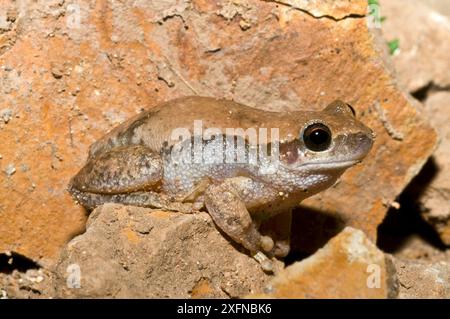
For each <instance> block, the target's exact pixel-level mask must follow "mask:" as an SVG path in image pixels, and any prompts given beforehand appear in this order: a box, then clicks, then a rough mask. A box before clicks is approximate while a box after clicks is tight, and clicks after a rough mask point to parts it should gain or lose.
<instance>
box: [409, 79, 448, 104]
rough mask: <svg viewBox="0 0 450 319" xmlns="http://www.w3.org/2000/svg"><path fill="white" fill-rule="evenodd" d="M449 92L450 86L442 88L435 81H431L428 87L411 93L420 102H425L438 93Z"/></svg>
mask: <svg viewBox="0 0 450 319" xmlns="http://www.w3.org/2000/svg"><path fill="white" fill-rule="evenodd" d="M444 91H448V92H450V85H446V86H441V85H439V84H436V83H434V82H433V81H430V82H429V83H428V84H427V85H425V86H423V87H421V88H419V89H417V90H415V91H413V92H411V95H412V96H413V97H414V98H415V99H417V100H419V101H420V102H422V103H423V102H425V101H426V100H427V98H428V97H429V96H430V95H431V94H432V93H436V92H444Z"/></svg>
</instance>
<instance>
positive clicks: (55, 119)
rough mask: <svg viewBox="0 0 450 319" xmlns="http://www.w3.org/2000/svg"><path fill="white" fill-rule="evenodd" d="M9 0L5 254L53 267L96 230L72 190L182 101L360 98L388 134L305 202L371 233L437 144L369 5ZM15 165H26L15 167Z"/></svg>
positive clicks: (1, 246)
mask: <svg viewBox="0 0 450 319" xmlns="http://www.w3.org/2000/svg"><path fill="white" fill-rule="evenodd" d="M280 2H281V1H280ZM0 3H1V6H2V8H5V11H2V13H0V14H3V12H11V17H12V18H11V19H9V21H8V25H7V27H5V28H2V29H1V30H0V65H1V66H2V67H1V69H0V105H1V108H2V109H10V110H11V111H12V117H11V118H10V119H9V121H8V123H2V127H1V128H0V140H1V141H2V145H1V146H0V154H1V155H2V159H0V172H1V173H0V188H1V191H0V234H1V235H0V252H2V251H5V250H11V251H14V252H17V253H20V254H22V255H25V256H27V257H29V258H32V259H34V260H36V261H39V262H40V263H41V264H43V265H50V264H52V262H54V260H55V258H56V256H58V253H59V251H60V249H61V247H62V246H63V245H64V243H66V242H67V241H68V240H69V239H70V238H72V237H73V236H74V235H75V234H77V233H80V232H82V231H83V229H84V225H85V221H86V214H85V212H84V211H83V210H82V209H81V207H79V206H77V205H76V204H75V203H74V202H73V201H72V199H71V198H70V197H69V195H68V194H67V192H66V191H65V188H66V185H67V182H68V180H69V179H70V177H71V176H72V175H73V174H74V173H75V172H76V171H77V170H78V169H79V168H80V166H81V165H82V164H83V163H84V161H85V159H86V156H87V149H88V146H89V145H90V144H91V143H92V142H94V141H95V140H96V139H97V138H99V137H100V136H101V135H103V134H104V133H105V132H106V131H107V130H108V129H110V128H112V127H113V126H114V125H116V124H118V123H119V122H121V121H123V120H124V119H126V118H128V117H129V116H131V115H134V114H135V113H137V112H139V111H140V110H141V109H142V108H147V107H151V106H152V105H155V104H157V103H159V102H162V101H164V100H168V99H172V98H175V97H179V96H184V95H193V94H199V95H207V96H215V97H224V98H230V99H234V100H236V101H238V102H241V103H244V104H247V105H250V106H254V107H258V108H262V109H271V110H280V111H283V110H293V109H302V108H304V109H315V110H318V109H321V108H323V107H324V105H327V104H328V103H329V102H330V101H332V100H334V99H343V100H345V101H348V103H350V104H352V105H353V106H354V108H355V109H356V111H357V113H358V117H359V118H360V119H361V120H362V121H363V122H364V123H365V124H367V125H368V126H369V127H371V128H372V129H373V130H374V131H375V132H376V133H377V136H378V137H377V140H376V143H375V145H374V148H373V150H372V152H371V154H370V155H369V157H368V158H367V159H366V160H365V161H364V164H363V165H360V166H358V167H356V168H354V169H352V170H350V171H349V172H347V173H346V174H345V175H344V177H343V178H342V180H341V182H340V183H339V184H338V185H336V186H335V187H334V188H333V189H330V190H329V191H327V192H325V193H324V194H322V195H321V196H318V197H316V198H315V199H311V200H309V201H308V202H307V203H306V205H308V207H310V208H311V207H312V208H313V209H314V210H316V211H318V212H326V213H327V214H329V215H330V216H341V217H340V218H342V220H343V221H344V222H345V224H348V225H352V226H354V227H357V228H361V229H363V230H364V231H365V232H366V233H367V234H368V235H369V236H370V238H372V239H374V238H375V235H376V227H377V225H378V224H379V223H380V222H381V221H382V219H383V217H384V214H385V211H386V209H387V206H389V203H390V202H391V201H393V200H394V198H395V196H396V195H397V194H399V193H400V192H401V191H402V189H403V188H404V186H405V185H406V184H407V183H408V182H409V181H410V179H411V178H412V177H413V176H414V175H415V174H416V173H417V171H418V170H419V169H420V168H421V166H422V164H423V163H424V162H425V160H426V158H427V157H428V156H429V154H430V152H431V150H432V149H433V147H434V144H435V135H434V133H433V131H432V130H431V129H430V127H429V125H428V124H427V123H426V122H425V120H424V119H423V117H422V114H421V109H420V107H418V106H416V105H412V104H411V103H410V101H409V100H408V99H407V98H406V97H405V95H404V94H403V93H402V92H401V91H399V89H398V88H397V87H396V86H395V85H394V84H393V83H394V80H393V78H392V77H391V75H390V74H391V72H390V71H389V70H387V69H386V66H385V64H384V57H383V54H382V50H381V49H380V47H378V46H377V44H376V43H378V40H377V39H378V38H377V35H376V33H377V32H376V30H375V31H374V32H372V30H368V29H367V23H366V22H367V21H366V19H365V17H362V16H361V15H362V14H363V13H364V8H365V7H366V6H367V1H366V0H359V1H344V0H340V1H325V0H324V1H314V2H311V1H295V5H293V4H294V1H292V2H289V3H291V5H283V4H281V3H275V2H271V1H256V0H251V1H250V0H249V1H244V0H243V1H232V3H231V2H230V1H218V2H212V1H204V0H192V1H188V0H186V1H182V0H179V1H175V0H171V1H139V2H118V1H106V0H100V1H96V2H92V1H86V0H85V1H78V2H77V4H73V3H69V2H64V3H62V2H61V1H59V0H58V1H56V0H52V1H45V3H44V2H30V3H27V5H21V3H24V2H19V1H17V2H13V1H7V0H1V1H0ZM230 3H231V4H230ZM286 3H288V1H286ZM236 7H238V8H237V9H236ZM293 7H297V8H298V9H294V8H293ZM224 8H225V9H224ZM312 8H314V10H319V11H317V12H316V11H314V10H313V9H312ZM308 10H312V12H309V11H308ZM13 13H14V14H13ZM315 16H317V17H321V18H316V17H315ZM10 164H12V165H13V166H14V167H15V168H16V172H15V173H14V174H13V175H7V174H4V173H3V172H4V169H5V168H6V167H7V166H8V165H10ZM295 231H296V230H294V232H295Z"/></svg>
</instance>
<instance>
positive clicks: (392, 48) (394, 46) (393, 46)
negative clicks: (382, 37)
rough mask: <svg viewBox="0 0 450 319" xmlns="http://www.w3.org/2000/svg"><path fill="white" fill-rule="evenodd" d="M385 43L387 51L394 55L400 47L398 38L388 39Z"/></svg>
mask: <svg viewBox="0 0 450 319" xmlns="http://www.w3.org/2000/svg"><path fill="white" fill-rule="evenodd" d="M387 45H388V47H389V53H390V54H391V55H394V54H395V53H396V52H397V51H398V50H399V49H400V40H399V39H394V40H392V41H389V42H388V43H387Z"/></svg>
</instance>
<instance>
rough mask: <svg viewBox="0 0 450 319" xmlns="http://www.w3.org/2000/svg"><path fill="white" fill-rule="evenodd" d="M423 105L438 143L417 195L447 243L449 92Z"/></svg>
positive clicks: (425, 214) (449, 210) (449, 235)
mask: <svg viewBox="0 0 450 319" xmlns="http://www.w3.org/2000/svg"><path fill="white" fill-rule="evenodd" d="M448 64H449V65H448V67H449V68H450V62H449V63H448ZM425 107H426V109H427V111H428V113H429V115H430V119H431V123H432V125H433V126H434V127H435V128H436V129H437V130H438V132H439V136H440V143H439V146H438V148H437V149H436V151H435V152H434V154H433V157H432V164H433V170H434V172H433V176H432V177H431V180H430V181H429V182H428V183H427V184H426V188H425V189H423V186H424V185H421V186H422V189H423V191H422V193H421V194H420V195H419V197H418V198H417V200H418V202H419V204H420V206H421V212H422V216H423V217H424V219H425V220H426V221H427V222H428V223H429V224H430V225H432V226H433V227H434V229H436V231H437V233H438V234H439V236H440V238H441V240H442V242H443V243H444V244H446V245H448V246H450V180H449V178H448V176H449V173H448V172H450V126H449V125H448V124H449V123H450V92H445V91H444V92H436V93H433V94H432V95H431V96H430V97H428V98H427V100H426V102H425Z"/></svg>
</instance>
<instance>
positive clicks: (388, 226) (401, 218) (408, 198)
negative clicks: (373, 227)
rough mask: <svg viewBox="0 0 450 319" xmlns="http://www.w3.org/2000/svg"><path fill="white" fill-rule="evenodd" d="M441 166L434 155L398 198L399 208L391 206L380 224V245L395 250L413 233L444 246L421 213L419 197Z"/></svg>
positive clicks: (438, 245) (439, 246)
mask: <svg viewBox="0 0 450 319" xmlns="http://www.w3.org/2000/svg"><path fill="white" fill-rule="evenodd" d="M437 171H438V168H437V166H436V164H435V162H434V159H433V157H431V158H430V159H429V160H428V162H427V163H426V164H425V165H424V167H423V168H422V170H421V171H420V173H419V175H417V176H416V177H415V178H414V179H413V180H412V181H411V182H410V184H409V185H408V186H407V187H406V188H405V190H404V191H403V193H402V194H401V195H400V197H399V198H398V202H399V203H400V209H399V210H395V209H391V210H389V212H388V213H387V215H386V217H385V219H384V221H383V223H382V224H381V225H380V226H379V227H378V240H377V246H378V247H379V248H380V249H382V250H383V251H385V252H387V253H390V254H394V253H396V252H398V251H400V250H401V249H402V248H403V247H404V246H405V245H406V243H407V242H408V239H409V238H410V237H411V236H414V235H417V236H419V237H420V238H421V239H423V240H424V241H425V242H427V243H428V244H430V245H431V246H433V247H435V248H437V249H440V250H445V249H446V246H445V245H444V244H443V243H442V241H441V239H440V238H439V236H438V234H437V233H436V231H435V230H434V229H433V228H432V227H431V226H430V225H429V224H428V223H427V222H426V221H425V220H424V219H423V218H422V216H421V215H420V212H421V207H420V205H419V203H418V201H417V200H418V199H419V198H420V197H421V196H422V194H423V192H424V191H425V190H426V189H427V187H428V185H429V184H430V182H431V181H432V180H433V178H434V177H435V176H436V173H437Z"/></svg>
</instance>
